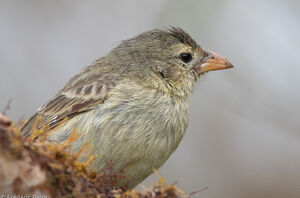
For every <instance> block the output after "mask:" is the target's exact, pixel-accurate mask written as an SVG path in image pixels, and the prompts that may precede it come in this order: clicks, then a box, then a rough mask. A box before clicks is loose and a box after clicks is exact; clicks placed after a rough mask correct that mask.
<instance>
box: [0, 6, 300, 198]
mask: <svg viewBox="0 0 300 198" xmlns="http://www.w3.org/2000/svg"><path fill="white" fill-rule="evenodd" d="M299 8H300V7H299V1H296V0H294V1H292V0H291V1H287V0H285V1H271V0H265V1H258V0H252V1H239V0H222V1H221V0H210V1H179V0H178V1H175V0H168V1H166V0H165V1H162V0H152V1H141V0H131V1H113V0H112V1H89V0H87V1H79V0H78V1H74V0H72V1H71V0H68V1H67V0H66V1H58V0H52V1H50V0H49V1H40V0H36V1H31V0H27V1H17V0H1V1H0V28H1V30H0V44H1V45H0V94H1V95H0V96H1V97H0V110H1V109H3V108H4V107H5V105H6V103H7V101H8V100H9V98H12V108H11V110H9V111H8V112H7V114H8V115H9V116H10V117H12V118H14V119H15V120H18V119H20V118H21V117H22V116H26V117H27V118H28V117H29V116H30V115H31V114H32V113H33V112H34V111H35V110H36V109H37V108H38V107H39V106H41V105H42V104H43V103H45V102H46V101H47V99H49V98H50V97H52V96H53V95H55V93H56V92H57V91H58V90H59V89H60V88H61V87H62V86H63V85H64V83H65V82H66V81H67V80H68V79H69V78H70V77H71V76H73V75H74V74H75V73H77V72H78V71H79V70H80V69H81V68H82V67H84V66H86V65H89V64H90V63H91V62H92V61H94V60H95V59H97V58H99V57H100V56H103V55H104V54H106V53H107V52H108V51H109V50H111V49H112V48H113V47H115V46H116V45H117V44H118V42H119V41H121V40H124V39H127V38H130V37H132V36H134V35H136V34H138V33H140V32H143V31H146V30H150V29H153V28H162V27H167V26H168V25H175V26H180V27H182V28H183V29H185V30H186V31H188V32H189V33H190V34H191V35H192V36H193V37H194V38H195V40H197V41H198V42H199V43H200V44H201V45H202V46H203V47H204V48H207V49H210V50H212V51H215V52H218V53H220V54H222V55H223V56H225V57H227V58H228V59H229V60H230V61H231V62H232V63H233V64H234V65H235V68H234V69H231V70H227V71H217V72H211V73H209V74H208V75H206V76H205V77H204V78H203V79H202V80H201V81H200V83H199V84H198V86H197V88H196V90H195V91H194V94H193V96H192V98H191V108H190V110H191V111H190V123H189V128H188V130H187V133H186V135H185V137H184V139H183V141H182V143H181V144H180V146H179V148H178V149H177V151H176V152H175V153H174V154H173V155H172V156H171V158H170V159H169V160H168V161H167V162H166V163H165V165H164V166H163V167H162V168H161V169H160V173H161V174H162V175H163V176H164V177H165V178H166V179H167V181H168V182H169V183H172V182H175V181H178V183H179V186H181V187H182V188H183V189H184V190H185V191H186V192H192V191H196V190H200V189H202V188H203V187H206V186H208V189H207V190H205V191H203V192H201V193H199V194H197V195H195V197H207V198H218V197H223V198H238V197H246V198H247V197H249V198H253V197H258V198H260V197H261V198H263V197H264V198H265V197H272V198H277V197H278V198H280V197H284V198H289V197H300V171H299V170H300V168H299V167H300V155H299V154H300V131H299V128H300V127H299V125H300V124H299V116H300V110H299V107H298V106H299V99H300V92H299V87H300V79H299V74H300V55H299V52H300V36H299V35H300V20H299V19H300V9H299ZM156 179H157V178H156V176H152V177H150V178H149V179H148V180H147V181H146V183H144V185H148V184H149V183H151V182H152V181H153V180H156Z"/></svg>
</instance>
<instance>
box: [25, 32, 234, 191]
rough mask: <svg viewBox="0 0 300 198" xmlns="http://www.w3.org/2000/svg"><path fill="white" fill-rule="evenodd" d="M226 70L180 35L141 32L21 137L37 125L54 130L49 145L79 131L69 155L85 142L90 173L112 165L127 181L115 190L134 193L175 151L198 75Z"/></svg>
mask: <svg viewBox="0 0 300 198" xmlns="http://www.w3.org/2000/svg"><path fill="white" fill-rule="evenodd" d="M232 67H233V66H232V64H231V63H230V62H229V61H228V60H227V59H225V58H223V57H222V56H220V55H218V54H217V53H214V52H211V51H208V50H205V49H202V48H201V47H200V46H199V45H198V44H197V43H196V42H195V40H193V39H192V38H191V37H190V36H189V35H188V34H187V33H186V32H185V31H183V30H182V29H180V28H174V27H171V28H170V29H167V30H158V29H155V30H151V31H148V32H144V33H141V34H139V35H137V36H135V37H133V38H131V39H128V40H125V41H123V42H121V44H119V45H118V46H117V47H116V48H114V49H113V50H112V51H110V52H109V53H108V54H107V55H105V56H103V57H101V58H99V59H98V60H96V61H95V62H93V63H92V64H91V65H89V66H87V67H85V68H83V69H82V70H81V71H80V72H79V73H78V74H76V75H75V76H74V77H72V78H71V79H70V80H69V81H68V82H67V84H66V85H65V86H64V87H63V88H62V89H61V90H60V91H59V92H58V93H57V95H56V96H55V97H54V98H52V99H51V100H50V101H49V102H47V103H46V104H45V105H43V106H42V107H41V108H40V109H39V110H38V111H37V112H36V113H35V114H34V115H33V116H32V117H31V118H30V119H29V121H28V122H27V124H26V125H25V126H24V127H23V129H22V133H23V134H24V136H29V135H30V134H31V133H32V128H33V125H34V123H35V120H37V118H42V119H43V120H44V123H49V125H50V130H53V129H56V130H57V131H56V132H55V133H52V134H51V135H50V136H49V137H48V141H49V142H51V143H60V142H63V141H64V140H66V138H67V137H68V136H69V135H70V133H71V132H72V131H73V130H74V129H75V128H76V129H77V130H78V131H82V135H81V136H80V137H79V138H78V139H77V140H76V141H75V142H74V143H73V145H72V149H73V151H74V152H75V151H78V150H79V149H80V147H81V146H82V145H83V144H84V143H85V142H86V141H89V144H91V145H92V152H91V154H92V155H96V156H97V157H96V159H95V160H94V161H93V162H92V163H91V165H90V168H92V169H95V170H97V171H98V172H99V173H101V171H103V170H105V169H106V168H107V167H108V166H109V162H111V163H112V164H113V171H115V172H118V171H120V170H124V171H125V174H126V177H125V178H124V179H121V180H120V181H119V182H118V184H117V185H118V186H123V185H127V186H128V187H129V188H132V187H134V186H136V185H137V184H139V183H140V182H142V181H143V180H144V179H145V178H146V177H148V176H149V175H150V174H151V173H152V172H153V169H158V168H159V167H160V166H161V165H162V164H163V163H164V162H165V161H166V160H167V159H168V158H169V156H170V155H171V154H172V153H173V152H174V150H175V149H176V148H177V146H178V144H179V143H180V141H181V139H182V137H183V136H184V134H185V131H186V128H187V125H188V106H189V98H190V95H191V93H192V91H193V89H194V86H195V84H196V82H197V81H198V79H199V78H200V77H201V75H202V74H204V73H206V72H208V71H212V70H221V69H227V68H232ZM62 120H66V121H65V122H63V124H61V125H60V126H59V127H57V126H58V125H59V124H60V123H61V121H62ZM38 122H40V121H38Z"/></svg>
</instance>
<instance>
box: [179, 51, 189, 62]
mask: <svg viewBox="0 0 300 198" xmlns="http://www.w3.org/2000/svg"><path fill="white" fill-rule="evenodd" d="M179 58H180V60H181V61H182V62H184V63H189V62H191V60H192V55H191V54H190V53H181V54H180V55H179Z"/></svg>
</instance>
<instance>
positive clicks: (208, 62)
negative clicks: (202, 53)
mask: <svg viewBox="0 0 300 198" xmlns="http://www.w3.org/2000/svg"><path fill="white" fill-rule="evenodd" d="M206 52H207V56H206V57H204V58H203V59H202V60H201V63H200V64H199V65H197V66H196V67H195V68H194V69H196V70H198V72H199V74H203V73H205V72H208V71H214V70H221V69H229V68H232V67H233V65H232V64H231V63H230V62H229V61H228V60H227V59H226V58H224V57H223V56H221V55H219V54H217V53H215V52H210V51H206Z"/></svg>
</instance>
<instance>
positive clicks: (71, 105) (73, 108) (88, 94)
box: [22, 67, 119, 137]
mask: <svg viewBox="0 0 300 198" xmlns="http://www.w3.org/2000/svg"><path fill="white" fill-rule="evenodd" d="M118 81H119V78H118V77H117V76H111V75H108V74H106V75H105V74H103V73H100V72H99V73H95V72H92V71H91V69H90V67H87V68H86V69H85V70H83V71H82V72H80V73H79V74H77V75H75V76H74V77H73V78H71V79H70V81H69V82H68V83H67V84H66V85H65V87H64V88H63V89H62V90H60V91H59V92H58V94H57V95H56V96H55V97H54V98H53V99H52V100H50V101H49V102H48V103H46V104H45V105H44V106H42V107H41V108H40V109H39V110H38V112H36V113H35V114H34V115H33V116H32V117H31V118H30V119H29V120H28V122H27V123H26V124H25V126H24V127H23V128H22V133H23V134H24V136H25V137H27V136H29V135H30V134H31V133H32V130H34V129H35V128H37V129H40V128H41V127H42V126H43V125H47V126H48V127H50V130H52V129H54V128H55V127H57V126H58V125H59V124H60V123H61V121H63V120H64V119H66V118H67V119H69V118H72V117H74V116H76V115H78V114H80V113H83V112H86V111H89V110H91V109H93V108H95V107H96V106H97V105H99V104H101V103H103V102H104V101H105V100H106V98H107V95H108V94H109V92H110V91H111V89H113V88H114V87H115V86H116V84H117V82H118Z"/></svg>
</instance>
